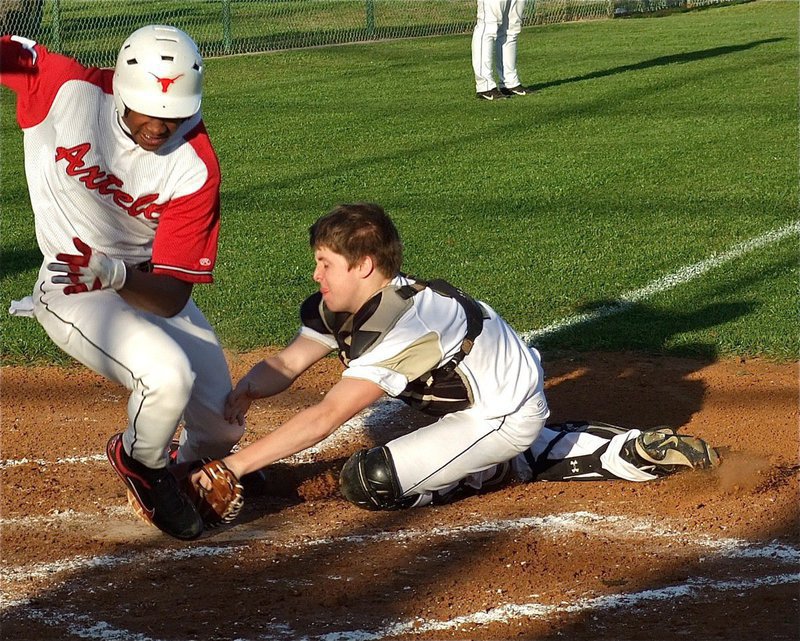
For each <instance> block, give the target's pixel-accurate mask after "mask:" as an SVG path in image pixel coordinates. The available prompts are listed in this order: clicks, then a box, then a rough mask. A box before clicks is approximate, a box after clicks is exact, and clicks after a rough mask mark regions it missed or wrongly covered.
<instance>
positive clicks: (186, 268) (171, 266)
mask: <svg viewBox="0 0 800 641" xmlns="http://www.w3.org/2000/svg"><path fill="white" fill-rule="evenodd" d="M186 142H187V143H189V144H190V145H191V146H192V148H193V149H194V150H195V152H196V153H197V155H198V157H199V158H200V159H201V160H202V161H203V162H204V163H205V165H206V168H207V169H208V177H207V179H206V182H205V184H204V185H203V186H202V187H201V188H200V189H199V190H198V191H196V192H194V193H193V194H190V195H188V196H182V197H180V198H173V199H172V200H171V201H169V204H168V205H167V208H166V209H165V210H164V211H162V212H161V216H160V217H159V219H158V227H157V228H156V237H155V240H154V241H153V273H156V274H167V275H169V276H173V277H175V278H178V279H180V280H185V281H188V282H190V283H211V282H213V281H214V277H213V275H212V271H213V269H214V264H215V263H216V261H217V239H218V237H219V185H220V180H221V175H220V169H219V160H218V159H217V155H216V153H215V152H214V148H213V147H212V146H211V141H210V140H209V138H208V134H207V133H206V129H205V126H204V125H203V123H202V122H200V123H199V124H198V125H197V127H195V128H194V129H193V130H192V131H190V132H189V133H188V134H187V135H186Z"/></svg>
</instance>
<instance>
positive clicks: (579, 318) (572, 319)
mask: <svg viewBox="0 0 800 641" xmlns="http://www.w3.org/2000/svg"><path fill="white" fill-rule="evenodd" d="M794 234H800V221H796V222H793V223H790V224H789V225H786V226H785V227H779V228H778V229H773V230H770V231H768V232H766V233H764V234H762V235H761V236H756V237H755V238H751V239H749V240H746V241H743V242H741V243H738V244H736V245H734V246H733V247H731V248H730V249H729V250H728V251H726V252H723V253H722V254H715V255H713V256H711V257H710V258H707V259H705V260H702V261H700V262H699V263H695V264H694V265H688V266H686V267H682V268H681V269H679V270H678V271H676V272H672V273H671V274H667V275H666V276H663V277H661V278H659V279H657V280H654V281H653V282H651V283H649V284H648V285H645V286H644V287H642V288H640V289H635V290H633V291H630V292H627V293H625V294H622V295H621V296H620V297H619V299H618V300H617V301H616V302H614V303H612V304H610V305H603V306H602V307H598V308H597V309H594V310H592V311H591V312H586V313H584V314H576V315H575V316H569V317H567V318H564V319H562V320H559V321H556V322H555V323H552V324H550V325H548V326H546V327H543V328H541V329H536V330H532V331H529V332H524V333H522V334H520V336H521V337H522V339H523V340H524V341H525V342H527V343H528V344H532V343H533V342H535V341H536V340H537V339H541V338H543V337H545V336H549V335H552V334H556V333H558V332H560V331H562V330H565V329H567V328H570V327H575V326H577V325H583V324H585V323H591V322H592V321H596V320H599V319H601V318H606V317H608V316H613V315H614V314H619V313H621V312H624V311H626V310H627V309H630V308H631V307H632V306H633V305H634V304H636V303H639V302H641V301H643V300H646V299H648V298H650V297H652V296H654V295H656V294H660V293H661V292H665V291H667V290H669V289H672V288H673V287H677V286H678V285H684V284H686V283H688V282H689V281H691V280H693V279H695V278H698V277H700V276H702V275H703V274H705V273H706V272H708V271H710V270H712V269H714V268H716V267H719V266H720V265H724V264H725V263H728V262H730V261H733V260H736V259H738V258H741V257H742V256H744V255H746V254H748V253H750V252H752V251H756V250H758V249H762V248H764V247H767V246H769V245H772V244H774V243H777V242H779V241H781V240H783V239H785V238H788V237H789V236H792V235H794Z"/></svg>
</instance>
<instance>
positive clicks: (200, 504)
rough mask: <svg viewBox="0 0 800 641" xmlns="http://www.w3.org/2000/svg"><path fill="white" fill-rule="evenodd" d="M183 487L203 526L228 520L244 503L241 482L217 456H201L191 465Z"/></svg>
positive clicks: (237, 512) (231, 519)
mask: <svg viewBox="0 0 800 641" xmlns="http://www.w3.org/2000/svg"><path fill="white" fill-rule="evenodd" d="M183 487H184V491H185V492H186V496H188V497H189V500H190V501H191V502H192V503H194V505H195V507H197V511H198V512H200V516H201V517H202V519H203V523H204V524H205V526H206V527H215V526H217V525H221V524H222V523H230V522H231V521H233V520H234V519H235V518H236V517H237V516H238V514H239V512H241V510H242V506H243V505H244V498H243V492H244V488H243V487H242V484H241V483H240V482H239V479H238V478H236V475H235V474H234V473H233V472H231V471H230V470H229V469H228V467H227V466H226V465H225V463H223V462H222V461H220V460H218V459H213V460H212V459H203V460H202V461H198V462H197V463H196V464H194V465H192V466H191V468H190V469H189V472H188V474H187V476H186V480H185V482H184V483H183Z"/></svg>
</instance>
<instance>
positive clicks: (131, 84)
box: [113, 25, 205, 118]
mask: <svg viewBox="0 0 800 641" xmlns="http://www.w3.org/2000/svg"><path fill="white" fill-rule="evenodd" d="M204 71H205V67H204V65H203V58H202V56H201V55H200V52H199V51H198V49H197V45H196V44H195V42H194V40H192V39H191V38H190V37H189V36H188V35H187V34H186V33H184V32H183V31H181V30H180V29H176V28H175V27H170V26H166V25H150V26H147V27H142V28H141V29H138V30H137V31H134V32H133V33H132V34H131V35H130V36H129V37H128V38H127V40H125V42H124V43H123V45H122V47H121V49H120V51H119V55H118V56H117V64H116V67H115V69H114V81H113V91H114V104H115V106H116V108H117V112H118V113H119V114H120V115H124V114H125V109H126V108H128V109H131V110H133V111H136V112H138V113H142V114H146V115H148V116H157V117H162V118H189V117H191V116H193V115H195V114H196V113H197V112H198V111H200V104H201V101H202V94H203V74H204Z"/></svg>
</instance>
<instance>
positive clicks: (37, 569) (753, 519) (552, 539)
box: [0, 352, 800, 641]
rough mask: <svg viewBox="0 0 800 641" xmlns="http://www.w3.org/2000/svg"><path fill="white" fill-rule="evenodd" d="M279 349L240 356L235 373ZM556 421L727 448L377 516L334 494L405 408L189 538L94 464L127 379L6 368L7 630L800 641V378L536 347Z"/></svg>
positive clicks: (257, 422) (179, 636)
mask: <svg viewBox="0 0 800 641" xmlns="http://www.w3.org/2000/svg"><path fill="white" fill-rule="evenodd" d="M266 353H267V352H261V353H252V354H247V355H229V360H230V363H231V368H232V370H233V375H234V377H235V378H238V377H240V376H241V375H243V374H244V372H246V371H247V369H248V368H249V367H250V366H251V365H252V364H253V363H254V362H256V360H257V359H259V358H261V357H263V356H264V355H265V354H266ZM544 365H545V370H546V373H547V392H548V398H549V401H550V405H551V408H552V417H551V420H552V421H553V422H556V421H563V420H569V419H582V418H591V419H596V420H600V421H605V422H610V423H615V424H618V425H623V426H626V427H634V426H636V427H653V426H656V425H671V426H675V427H679V428H680V431H681V432H684V433H688V434H694V435H697V436H700V437H702V438H705V439H706V440H708V441H709V442H711V443H712V444H714V445H715V446H718V447H720V448H722V451H723V458H724V460H723V464H722V466H721V467H720V468H719V469H717V470H714V471H711V472H696V473H683V474H679V475H676V476H673V477H670V478H665V479H662V480H659V481H656V482H652V483H643V484H635V483H626V482H622V481H616V482H605V483H602V482H600V483H598V482H591V483H544V482H540V483H532V484H528V485H512V486H509V487H506V488H503V489H500V490H497V491H495V492H493V493H491V494H485V495H483V496H477V497H471V498H468V499H465V500H463V501H461V502H459V503H456V504H453V505H449V506H443V507H436V508H424V509H419V510H407V511H398V512H384V513H376V512H366V511H362V510H360V509H358V508H356V507H354V506H352V505H350V504H348V503H346V502H345V501H344V500H343V499H341V498H340V497H339V496H338V495H337V493H336V474H337V471H338V468H339V467H340V466H341V464H342V463H343V461H344V460H345V458H346V457H347V456H348V455H349V454H350V453H352V452H353V451H355V450H356V449H357V448H360V447H363V446H368V445H371V444H373V443H375V442H382V441H385V440H387V439H389V438H391V437H392V435H394V434H397V433H398V432H399V431H400V430H402V429H403V427H404V426H407V425H408V424H409V423H411V422H413V421H415V420H416V419H415V418H414V417H412V415H411V414H410V413H409V412H408V411H407V410H405V409H404V408H403V407H402V405H400V404H398V403H397V402H395V401H389V400H387V401H385V402H382V403H380V404H378V406H377V407H376V408H374V409H373V410H372V411H371V412H369V413H365V414H364V415H360V416H358V417H356V418H355V419H354V420H352V421H350V422H348V423H347V424H346V425H345V426H344V427H343V428H342V429H341V430H340V431H339V432H338V433H336V434H335V435H334V436H332V437H331V438H330V439H329V440H328V441H326V442H324V443H322V444H321V445H320V446H319V447H318V448H317V449H315V450H314V451H313V452H310V453H307V454H306V455H304V456H302V457H296V458H294V459H292V460H289V461H285V462H281V463H280V464H278V465H276V466H274V468H272V469H271V470H270V472H269V479H268V483H267V488H266V489H267V493H266V494H264V495H262V496H257V497H251V498H249V499H248V500H247V502H246V505H245V508H244V511H243V513H242V515H241V516H240V518H239V519H238V520H237V521H236V522H235V523H234V524H232V525H230V526H224V527H222V528H218V529H215V530H210V531H208V532H206V533H204V534H203V536H202V537H201V538H200V539H199V540H197V541H192V542H181V541H177V540H174V539H171V538H169V537H167V536H165V535H162V534H160V533H159V532H158V531H157V530H155V529H153V528H151V527H149V526H147V525H146V524H144V523H142V522H141V521H138V520H137V519H136V517H135V516H134V515H133V514H132V512H131V511H130V509H129V508H128V507H127V504H126V500H125V492H124V490H123V485H122V483H121V482H120V481H119V480H118V479H117V477H116V476H115V475H114V473H113V472H112V470H111V467H110V466H109V465H108V463H107V462H106V460H105V456H104V454H103V453H104V451H105V450H104V448H105V444H106V441H107V440H108V438H109V437H110V436H111V435H112V434H113V433H114V432H117V431H120V430H121V429H122V428H123V427H124V424H125V420H126V419H125V405H126V397H127V394H126V392H125V390H124V389H122V388H120V387H118V386H115V385H113V384H111V383H108V382H106V381H105V380H104V379H102V378H101V377H99V376H96V375H95V374H93V373H91V372H89V371H88V370H84V369H81V368H78V367H74V368H67V369H59V368H35V367H34V368H17V367H11V366H6V367H4V368H3V370H2V461H0V465H2V577H3V585H2V589H3V605H2V621H1V623H2V628H0V630H1V636H2V638H3V639H9V640H11V639H15V640H20V641H23V640H29V639H31V640H32V639H36V640H54V641H55V640H59V641H65V640H66V641H70V640H73V639H75V640H77V639H100V640H104V641H150V640H154V641H155V640H164V641H188V640H194V639H198V640H200V639H202V640H204V641H215V640H230V641H234V640H237V641H238V640H241V641H257V640H262V641H273V640H280V641H284V640H286V641H289V640H299V639H308V640H317V639H319V640H324V641H346V640H354V641H373V640H376V641H377V640H379V639H415V640H416V639H418V640H420V641H422V640H429V639H474V640H488V639H537V640H545V639H576V640H586V641H588V640H590V639H591V640H597V639H621V640H624V639H670V640H674V639H694V640H704V641H705V640H717V639H736V640H739V639H769V640H776V639H787V640H788V639H791V640H796V639H797V638H798V636H799V634H798V633H799V632H800V618H799V616H800V615H799V612H800V601H799V600H798V599H799V598H800V589H799V586H800V542H799V540H798V539H799V537H798V385H797V365H796V364H795V363H789V364H775V363H771V362H768V361H764V360H746V361H744V360H738V359H737V360H725V361H721V362H704V361H697V360H689V359H682V358H672V357H646V356H642V355H638V354H636V355H633V354H611V353H594V354H587V353H581V354H559V355H558V356H557V357H556V356H552V357H551V358H548V357H547V354H545V363H544ZM339 374H340V366H339V365H338V363H337V362H336V361H335V360H333V359H329V360H326V361H324V362H323V363H321V364H319V365H318V366H316V367H315V368H314V369H312V370H311V371H310V372H308V373H307V374H306V375H304V376H303V377H302V378H301V379H300V381H299V382H298V384H297V385H295V387H294V388H293V389H292V390H290V391H288V392H286V393H284V394H282V395H280V396H278V397H276V398H274V399H270V400H268V401H267V400H265V401H260V402H259V403H258V404H257V405H255V406H254V408H253V409H252V410H251V413H250V416H249V427H248V432H247V435H246V437H245V442H249V441H251V440H253V439H255V438H257V437H258V436H259V435H263V434H264V433H266V432H268V431H269V430H270V429H272V428H273V427H274V426H276V425H278V424H279V423H280V422H281V421H282V420H283V419H284V418H286V417H287V416H289V415H290V414H291V413H292V412H295V411H296V410H297V409H299V408H302V407H305V406H307V405H308V404H310V403H313V402H315V401H316V400H317V399H318V398H319V397H320V395H321V394H323V393H324V391H325V390H327V389H328V387H329V386H330V385H331V384H332V382H333V381H335V380H336V379H337V378H338V376H339Z"/></svg>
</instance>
